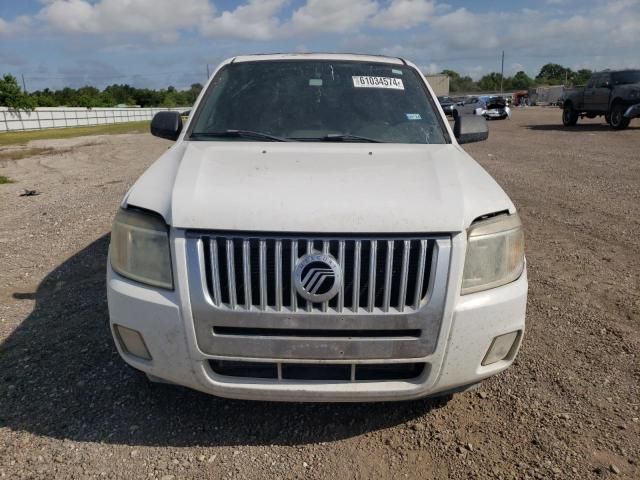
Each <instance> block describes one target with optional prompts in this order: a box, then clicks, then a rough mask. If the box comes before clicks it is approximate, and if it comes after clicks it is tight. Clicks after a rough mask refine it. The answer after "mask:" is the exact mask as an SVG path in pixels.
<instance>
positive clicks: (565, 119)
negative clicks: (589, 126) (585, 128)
mask: <svg viewBox="0 0 640 480" xmlns="http://www.w3.org/2000/svg"><path fill="white" fill-rule="evenodd" d="M576 123H578V112H576V111H575V110H574V109H573V105H571V104H570V103H567V104H566V105H565V106H564V108H563V109H562V124H563V125H564V126H565V127H572V126H573V125H575V124H576Z"/></svg>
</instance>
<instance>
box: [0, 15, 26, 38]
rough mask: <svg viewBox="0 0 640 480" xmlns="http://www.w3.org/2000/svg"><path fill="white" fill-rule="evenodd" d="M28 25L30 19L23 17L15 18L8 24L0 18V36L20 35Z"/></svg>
mask: <svg viewBox="0 0 640 480" xmlns="http://www.w3.org/2000/svg"><path fill="white" fill-rule="evenodd" d="M30 24H31V19H30V18H29V17H27V16H24V15H21V16H19V17H16V18H15V19H13V20H11V21H9V22H8V21H6V20H5V19H3V18H2V17H0V36H2V35H15V34H17V33H22V32H23V31H25V30H26V29H27V27H28V26H29V25H30Z"/></svg>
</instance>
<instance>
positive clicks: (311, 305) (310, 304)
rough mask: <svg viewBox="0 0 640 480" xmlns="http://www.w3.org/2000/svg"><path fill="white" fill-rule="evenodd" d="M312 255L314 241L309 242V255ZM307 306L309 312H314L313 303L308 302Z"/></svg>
mask: <svg viewBox="0 0 640 480" xmlns="http://www.w3.org/2000/svg"><path fill="white" fill-rule="evenodd" d="M311 253H313V240H307V254H311ZM305 304H306V305H305V308H306V310H307V312H310V311H312V310H313V303H311V302H310V301H308V300H307V301H306V302H305Z"/></svg>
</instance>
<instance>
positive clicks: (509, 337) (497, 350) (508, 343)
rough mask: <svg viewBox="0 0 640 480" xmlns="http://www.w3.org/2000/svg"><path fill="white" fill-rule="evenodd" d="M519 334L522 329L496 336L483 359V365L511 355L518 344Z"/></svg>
mask: <svg viewBox="0 0 640 480" xmlns="http://www.w3.org/2000/svg"><path fill="white" fill-rule="evenodd" d="M519 336H520V330H517V331H515V332H511V333H506V334H504V335H499V336H497V337H495V338H494V339H493V341H492V342H491V346H490V347H489V350H487V354H486V355H485V356H484V360H482V365H483V366H487V365H491V364H492V363H496V362H499V361H500V360H504V359H505V358H507V357H509V356H510V355H511V353H512V351H513V349H514V348H515V346H516V345H517V342H518V337H519Z"/></svg>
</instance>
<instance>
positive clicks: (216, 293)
mask: <svg viewBox="0 0 640 480" xmlns="http://www.w3.org/2000/svg"><path fill="white" fill-rule="evenodd" d="M209 258H210V259H211V264H212V265H211V267H212V268H211V276H212V283H213V288H212V290H213V291H212V294H213V303H214V304H215V305H216V306H219V305H220V302H221V301H222V300H221V296H222V295H221V292H220V268H219V267H218V242H216V241H215V240H213V241H210V242H209Z"/></svg>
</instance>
